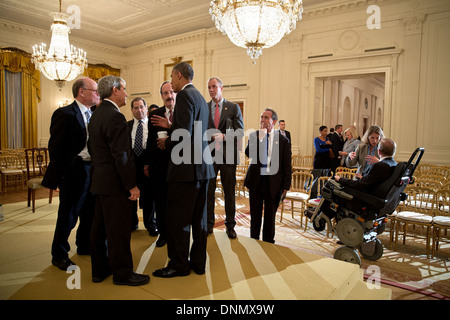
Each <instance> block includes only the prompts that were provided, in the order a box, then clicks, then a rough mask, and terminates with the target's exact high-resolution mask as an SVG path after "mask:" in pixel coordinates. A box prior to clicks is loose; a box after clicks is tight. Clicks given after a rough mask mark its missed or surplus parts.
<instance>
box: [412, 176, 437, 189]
mask: <svg viewBox="0 0 450 320" xmlns="http://www.w3.org/2000/svg"><path fill="white" fill-rule="evenodd" d="M414 185H415V186H417V187H427V188H431V189H433V190H434V191H437V190H439V189H442V187H443V184H442V182H441V181H439V180H432V179H422V178H418V179H417V180H415V181H414Z"/></svg>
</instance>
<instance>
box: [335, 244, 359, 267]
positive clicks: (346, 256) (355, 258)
mask: <svg viewBox="0 0 450 320" xmlns="http://www.w3.org/2000/svg"><path fill="white" fill-rule="evenodd" d="M334 258H335V259H336V260H341V261H345V262H350V263H353V264H357V265H361V258H360V257H359V254H358V252H357V251H356V250H355V249H353V248H350V247H340V248H338V249H337V250H336V251H335V252H334Z"/></svg>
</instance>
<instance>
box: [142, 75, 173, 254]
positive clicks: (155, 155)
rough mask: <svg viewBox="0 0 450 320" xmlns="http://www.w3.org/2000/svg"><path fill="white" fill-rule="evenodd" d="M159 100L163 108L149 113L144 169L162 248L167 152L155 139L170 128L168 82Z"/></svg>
mask: <svg viewBox="0 0 450 320" xmlns="http://www.w3.org/2000/svg"><path fill="white" fill-rule="evenodd" d="M160 93H161V98H162V100H163V102H164V106H162V107H161V108H159V109H156V110H154V111H152V112H150V115H149V119H150V121H149V125H148V141H147V149H148V157H147V164H148V165H146V166H145V168H144V170H145V172H146V174H147V175H148V177H149V179H150V190H151V193H152V195H153V197H154V199H155V207H156V224H157V226H158V231H159V238H158V240H157V241H156V246H157V247H162V246H164V245H165V244H166V242H167V237H166V234H167V233H166V232H167V227H166V202H167V168H168V166H169V160H170V152H169V150H161V149H159V148H158V145H157V138H164V137H166V136H167V133H168V132H170V127H171V126H172V120H173V118H172V117H173V111H174V108H175V98H176V95H177V94H176V93H175V92H173V90H172V85H171V84H170V81H165V82H163V83H162V85H161V87H160Z"/></svg>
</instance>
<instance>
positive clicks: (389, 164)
mask: <svg viewBox="0 0 450 320" xmlns="http://www.w3.org/2000/svg"><path fill="white" fill-rule="evenodd" d="M396 149H397V145H396V143H395V142H394V141H393V140H391V139H383V140H381V142H380V146H379V149H378V154H379V155H380V161H379V162H376V163H374V164H373V166H372V168H370V170H369V171H368V172H367V174H365V175H364V176H362V177H361V178H360V179H357V180H350V179H345V178H341V177H340V176H339V175H336V176H335V180H336V181H337V182H339V183H340V184H341V185H342V186H344V187H350V188H353V189H358V190H360V191H363V192H366V193H371V192H372V191H373V190H375V189H376V187H378V186H379V185H380V184H382V183H383V182H384V181H386V180H387V179H389V178H390V177H391V176H392V174H393V173H394V170H395V167H396V165H397V162H396V161H395V160H394V159H393V156H394V155H395V151H396Z"/></svg>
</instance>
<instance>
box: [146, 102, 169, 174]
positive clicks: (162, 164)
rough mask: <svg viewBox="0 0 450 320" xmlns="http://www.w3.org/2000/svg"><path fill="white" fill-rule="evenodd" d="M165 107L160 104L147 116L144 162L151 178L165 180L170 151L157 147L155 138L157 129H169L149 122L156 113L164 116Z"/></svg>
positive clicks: (156, 137)
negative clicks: (159, 106) (145, 155)
mask: <svg viewBox="0 0 450 320" xmlns="http://www.w3.org/2000/svg"><path fill="white" fill-rule="evenodd" d="M165 113H166V107H165V106H162V107H161V108H159V109H156V110H153V111H152V112H150V114H149V116H148V118H149V121H148V139H147V157H146V159H145V160H146V164H148V165H149V168H148V170H149V175H150V178H151V179H154V178H156V179H158V180H166V179H167V169H168V167H169V160H170V151H169V150H168V149H165V150H161V149H160V148H158V144H157V139H158V132H159V131H167V132H168V134H170V132H171V130H169V129H167V128H162V127H158V126H155V125H153V124H152V123H151V121H150V119H151V118H152V116H154V115H157V116H160V117H165V116H166V115H165Z"/></svg>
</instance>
